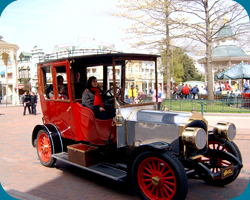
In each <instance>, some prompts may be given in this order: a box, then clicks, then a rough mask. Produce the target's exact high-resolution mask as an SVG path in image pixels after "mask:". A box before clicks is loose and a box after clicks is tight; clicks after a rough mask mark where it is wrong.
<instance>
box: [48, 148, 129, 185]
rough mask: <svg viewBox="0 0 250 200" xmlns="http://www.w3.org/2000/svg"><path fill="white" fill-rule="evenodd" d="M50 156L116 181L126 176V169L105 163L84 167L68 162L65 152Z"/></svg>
mask: <svg viewBox="0 0 250 200" xmlns="http://www.w3.org/2000/svg"><path fill="white" fill-rule="evenodd" d="M52 157H53V158H55V159H57V160H60V161H62V162H66V163H68V164H70V165H74V166H76V167H79V168H82V169H85V170H88V171H90V172H93V173H96V174H99V175H102V176H105V177H108V178H110V179H113V180H116V181H123V180H124V179H125V178H126V176H127V172H126V171H123V170H119V169H116V168H114V167H111V166H107V165H105V164H101V163H99V164H96V165H92V166H90V167H84V166H82V165H79V164H76V163H73V162H70V161H69V160H68V153H66V152H62V153H56V154H53V155H52Z"/></svg>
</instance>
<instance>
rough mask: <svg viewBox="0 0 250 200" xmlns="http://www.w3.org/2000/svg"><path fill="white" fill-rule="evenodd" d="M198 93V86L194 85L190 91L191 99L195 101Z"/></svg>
mask: <svg viewBox="0 0 250 200" xmlns="http://www.w3.org/2000/svg"><path fill="white" fill-rule="evenodd" d="M198 93H199V88H198V85H196V86H194V87H193V90H192V94H193V99H195V97H196V96H198ZM198 98H199V96H198Z"/></svg>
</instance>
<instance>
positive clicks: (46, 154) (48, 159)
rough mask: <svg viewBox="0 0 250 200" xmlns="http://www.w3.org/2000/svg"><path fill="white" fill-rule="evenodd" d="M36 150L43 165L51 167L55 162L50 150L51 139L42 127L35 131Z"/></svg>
mask: <svg viewBox="0 0 250 200" xmlns="http://www.w3.org/2000/svg"><path fill="white" fill-rule="evenodd" d="M45 143H46V144H45ZM43 146H45V147H43ZM45 148H46V149H45ZM36 150H37V155H38V158H39V160H40V163H41V164H42V165H43V166H45V167H52V166H53V165H54V164H55V162H56V159H54V158H53V157H52V154H53V150H52V145H51V140H50V138H49V136H48V133H47V131H45V130H43V129H42V130H40V131H39V132H38V133H37V138H36Z"/></svg>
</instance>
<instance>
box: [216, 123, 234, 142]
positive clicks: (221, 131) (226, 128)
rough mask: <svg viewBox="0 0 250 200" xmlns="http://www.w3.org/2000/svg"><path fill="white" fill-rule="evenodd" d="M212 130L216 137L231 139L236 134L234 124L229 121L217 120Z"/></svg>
mask: <svg viewBox="0 0 250 200" xmlns="http://www.w3.org/2000/svg"><path fill="white" fill-rule="evenodd" d="M213 132H214V136H215V137H216V138H222V139H226V140H228V141H232V140H233V139H234V138H235V136H236V126H235V125H234V124H233V123H231V122H218V123H217V124H216V125H215V126H214V130H213Z"/></svg>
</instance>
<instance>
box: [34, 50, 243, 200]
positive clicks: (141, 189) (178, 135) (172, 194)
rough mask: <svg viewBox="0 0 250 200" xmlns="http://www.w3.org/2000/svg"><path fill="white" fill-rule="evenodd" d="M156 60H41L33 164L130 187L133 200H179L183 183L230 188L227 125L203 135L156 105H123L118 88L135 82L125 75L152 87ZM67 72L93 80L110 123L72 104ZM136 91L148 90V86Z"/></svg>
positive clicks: (86, 56)
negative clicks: (59, 165) (146, 76)
mask: <svg viewBox="0 0 250 200" xmlns="http://www.w3.org/2000/svg"><path fill="white" fill-rule="evenodd" d="M157 59H159V56H158V55H150V54H132V53H119V52H118V53H117V52H113V53H112V52H108V53H106V52H93V50H89V51H87V50H86V51H85V52H84V53H80V54H79V53H77V52H69V53H68V54H67V55H60V56H58V55H49V56H47V57H45V58H44V60H43V62H40V63H38V65H37V73H38V83H39V86H38V87H39V96H40V102H41V108H42V113H43V123H42V124H38V125H36V126H35V127H34V130H33V132H32V145H33V147H35V148H36V149H37V155H38V157H39V159H40V162H41V164H42V165H44V166H46V167H51V166H52V165H53V164H54V163H55V162H56V161H57V160H60V161H63V162H66V163H69V164H72V165H74V166H77V167H79V168H82V169H84V170H86V172H87V171H91V172H94V173H97V174H99V175H102V176H106V177H108V178H111V179H114V180H117V181H124V180H125V181H131V182H132V184H133V186H134V188H135V190H136V191H137V193H138V195H139V196H140V198H141V199H185V197H186V195H187V192H188V178H199V179H202V180H204V181H205V182H207V183H209V184H212V185H218V186H222V185H226V184H229V183H231V182H232V181H234V180H235V179H236V178H237V176H238V175H239V173H240V171H241V168H242V167H243V165H242V157H241V153H240V150H239V149H238V147H237V146H236V144H235V143H234V142H233V139H234V137H235V135H236V127H235V125H234V124H233V123H230V122H218V124H216V125H215V126H214V128H213V129H212V130H209V128H208V127H209V126H208V122H207V120H206V119H205V118H204V117H203V116H202V115H201V114H200V113H191V112H190V113H187V112H173V111H168V110H167V109H162V110H158V109H157V104H158V102H151V99H150V98H149V99H146V101H145V100H144V101H140V102H139V104H130V103H131V102H130V103H128V102H126V101H125V91H126V88H129V87H130V84H131V83H132V82H133V81H135V79H136V77H135V76H136V73H135V72H134V71H133V70H139V72H140V70H141V69H145V70H147V69H153V71H154V73H153V75H152V76H151V77H153V82H154V83H156V86H157V85H158V84H157V74H158V72H157V63H158V62H157ZM74 72H79V73H80V76H81V81H82V82H83V85H85V84H86V81H87V79H88V78H89V77H90V76H92V75H95V76H96V77H97V79H98V84H99V87H100V88H101V89H102V100H103V104H104V107H107V108H108V107H109V108H110V107H112V108H114V109H115V111H116V113H115V116H114V118H111V119H107V120H101V119H96V118H95V115H94V113H93V111H92V110H91V109H89V108H87V107H84V106H83V105H82V99H81V98H79V99H78V98H76V96H79V94H76V92H77V90H76V89H75V87H74ZM137 72H138V71H137ZM140 73H141V74H142V76H141V79H143V72H140ZM58 76H62V77H63V84H64V86H65V88H66V91H67V93H66V94H65V95H66V97H65V96H64V97H62V96H61V95H60V92H59V87H58V83H57V77H58ZM137 78H138V77H137ZM139 78H140V77H139ZM143 84H144V85H143ZM143 84H142V87H144V89H145V88H148V85H147V84H148V82H146V81H145V82H144V83H143ZM83 89H84V88H83ZM156 91H157V90H156Z"/></svg>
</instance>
